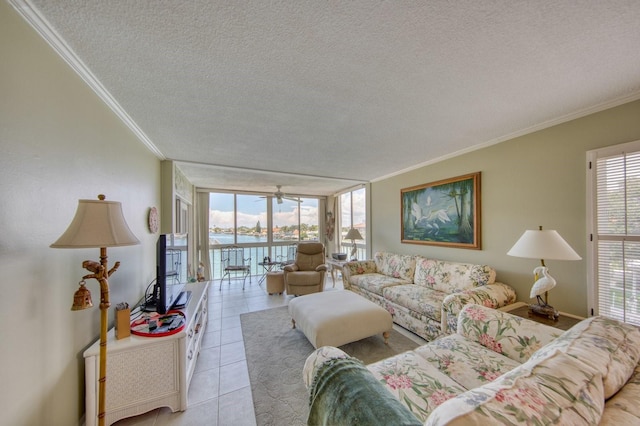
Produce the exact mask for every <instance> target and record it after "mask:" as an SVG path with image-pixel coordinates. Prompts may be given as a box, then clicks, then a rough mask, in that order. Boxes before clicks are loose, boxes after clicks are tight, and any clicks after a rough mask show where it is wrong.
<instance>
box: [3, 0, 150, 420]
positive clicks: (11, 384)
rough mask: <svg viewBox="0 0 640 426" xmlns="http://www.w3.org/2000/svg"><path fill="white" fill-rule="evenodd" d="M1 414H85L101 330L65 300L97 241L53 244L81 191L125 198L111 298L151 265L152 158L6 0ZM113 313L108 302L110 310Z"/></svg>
mask: <svg viewBox="0 0 640 426" xmlns="http://www.w3.org/2000/svg"><path fill="white" fill-rule="evenodd" d="M0 58H2V59H1V60H0V146H1V147H2V150H1V154H0V200H2V201H1V202H0V324H1V326H0V342H1V343H0V383H2V386H1V387H0V413H1V414H0V418H1V420H0V423H1V424H3V425H5V424H6V425H64V426H68V425H74V424H80V421H81V419H82V417H83V414H84V360H83V356H82V353H83V351H84V350H85V349H86V348H87V347H88V346H89V345H90V344H91V343H92V342H93V341H95V340H96V339H97V338H98V335H99V322H100V320H99V309H98V307H97V306H98V304H99V300H100V298H99V294H100V293H99V288H98V284H97V282H96V281H95V280H91V281H88V285H87V286H88V288H89V289H90V290H91V292H92V295H93V300H94V308H92V309H89V310H85V311H80V312H71V311H70V310H69V308H70V307H71V302H72V297H73V293H74V292H75V290H76V288H77V286H78V281H79V280H80V278H81V276H82V275H84V274H85V272H86V271H85V270H84V269H82V266H81V263H82V261H83V260H85V259H91V260H98V255H99V249H87V250H64V249H52V248H49V245H50V244H51V243H52V242H54V241H55V240H56V239H57V238H58V237H59V236H60V235H61V234H62V232H63V231H64V230H65V229H66V227H67V226H68V225H69V223H70V221H71V219H72V218H73V215H74V213H75V210H76V206H77V203H78V199H81V198H89V199H93V198H95V197H96V196H97V195H98V194H99V193H104V194H105V195H106V196H107V199H110V200H117V201H121V202H122V206H123V211H124V216H125V218H126V220H127V222H128V224H129V226H130V228H131V230H132V231H133V233H134V234H135V235H136V236H137V237H138V239H139V240H140V241H141V245H138V246H132V247H123V248H111V249H109V250H108V254H109V260H110V262H109V264H110V265H113V263H114V262H115V261H116V260H120V261H121V263H122V264H121V266H120V269H119V270H118V271H117V272H116V273H115V274H114V275H113V276H112V278H111V279H110V280H109V282H110V287H111V303H112V305H114V304H115V303H118V302H122V301H126V302H129V303H135V302H136V301H137V300H138V299H139V298H140V297H141V296H142V294H143V291H144V289H145V288H146V285H147V284H148V283H149V282H150V281H151V279H152V278H153V277H154V275H155V242H156V238H157V236H156V235H152V234H150V233H149V232H148V230H147V227H146V218H147V211H148V209H149V207H151V206H159V205H160V162H159V160H158V159H157V158H156V157H155V156H154V155H152V154H151V152H150V151H148V150H147V149H146V148H145V147H144V145H143V144H142V143H140V142H139V141H138V140H137V139H136V138H135V137H134V135H133V134H132V133H131V132H130V131H129V130H128V129H127V128H126V127H125V126H124V125H123V124H122V123H121V122H120V121H119V120H118V119H117V117H116V116H115V115H114V114H113V113H112V112H111V111H110V110H109V109H108V108H107V107H106V106H105V105H104V104H103V103H102V102H101V101H100V100H99V99H98V98H97V96H96V95H95V94H94V93H93V92H92V91H91V90H90V89H89V88H88V87H87V86H86V85H85V84H84V83H83V81H82V80H81V79H80V78H79V77H78V76H77V75H76V74H75V73H74V72H73V71H71V69H70V68H69V67H68V66H67V65H66V64H65V63H64V62H63V61H62V60H61V59H60V58H59V57H58V56H57V55H56V54H55V53H54V52H53V50H52V49H51V48H50V47H49V46H48V45H47V44H46V43H45V42H44V41H43V40H42V39H41V38H40V37H39V36H38V35H37V34H36V32H35V31H34V30H33V29H31V28H30V27H29V26H28V25H27V24H26V23H25V22H24V21H23V20H22V19H21V18H20V17H19V16H18V15H17V14H16V12H15V11H14V10H13V9H12V8H11V7H10V6H8V5H7V4H6V3H5V2H0ZM109 318H110V321H112V320H113V311H112V310H111V311H110V314H109Z"/></svg>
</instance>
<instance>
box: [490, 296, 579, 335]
mask: <svg viewBox="0 0 640 426" xmlns="http://www.w3.org/2000/svg"><path fill="white" fill-rule="evenodd" d="M500 310H501V311H505V312H508V313H510V314H511V315H515V316H517V317H520V318H526V319H529V320H531V321H535V322H537V323H540V324H544V325H548V326H551V327H555V328H558V329H560V330H568V329H570V328H571V327H573V326H574V325H576V324H577V323H579V322H580V321H582V320H583V319H584V318H582V317H579V316H576V315H571V314H567V313H565V312H560V316H559V317H558V319H556V320H553V319H550V318H548V317H543V316H541V315H536V314H533V313H531V312H529V304H527V303H524V302H516V303H514V304H512V305H508V306H505V307H504V308H501V309H500Z"/></svg>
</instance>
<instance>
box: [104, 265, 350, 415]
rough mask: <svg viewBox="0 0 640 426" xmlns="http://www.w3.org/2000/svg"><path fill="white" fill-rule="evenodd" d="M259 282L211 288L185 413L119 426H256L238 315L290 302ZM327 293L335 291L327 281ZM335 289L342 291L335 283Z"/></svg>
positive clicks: (161, 411)
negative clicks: (207, 315) (271, 293)
mask: <svg viewBox="0 0 640 426" xmlns="http://www.w3.org/2000/svg"><path fill="white" fill-rule="evenodd" d="M259 278H260V277H258V276H254V277H252V280H251V284H249V283H248V282H247V283H246V285H245V289H244V291H243V290H242V283H241V281H234V280H233V279H232V280H231V285H229V284H228V282H227V281H225V282H224V283H223V284H222V290H218V288H219V281H215V282H213V283H211V286H210V287H209V299H208V300H209V301H208V304H209V313H208V314H209V319H208V322H207V328H206V329H205V335H204V336H203V338H202V339H203V340H202V348H201V349H200V355H199V356H198V361H197V363H196V369H195V371H194V373H193V378H192V379H191V385H190V387H189V407H188V409H187V410H186V411H183V412H177V413H172V412H171V410H170V409H169V408H166V407H165V408H159V409H156V410H153V411H150V412H148V413H146V414H143V415H140V416H137V417H131V418H128V419H122V420H120V421H118V422H116V423H115V425H118V426H131V425H136V426H160V425H171V426H177V425H180V426H183V425H189V426H199V425H208V426H216V425H220V426H226V425H233V426H244V425H246V426H252V425H255V424H256V420H255V413H254V411H253V400H252V397H251V387H250V384H249V372H248V369H247V362H246V359H245V353H244V344H243V341H242V329H241V328H240V315H241V314H243V313H246V312H254V311H260V310H263V309H270V308H276V307H278V306H285V305H286V304H287V303H288V301H289V300H290V299H292V298H293V296H287V295H286V294H282V295H268V294H267V292H266V284H265V283H262V284H261V285H258V280H259ZM325 288H326V289H327V290H329V289H333V288H334V287H333V283H332V281H331V278H330V276H328V277H327V281H326V286H325ZM335 288H336V289H342V281H341V280H340V279H339V278H338V279H336V284H335Z"/></svg>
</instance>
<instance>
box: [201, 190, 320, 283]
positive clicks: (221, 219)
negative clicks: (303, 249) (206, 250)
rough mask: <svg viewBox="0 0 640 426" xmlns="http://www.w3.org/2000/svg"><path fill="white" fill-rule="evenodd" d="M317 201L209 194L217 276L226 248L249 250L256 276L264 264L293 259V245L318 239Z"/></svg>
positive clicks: (212, 246) (219, 193) (261, 270)
mask: <svg viewBox="0 0 640 426" xmlns="http://www.w3.org/2000/svg"><path fill="white" fill-rule="evenodd" d="M318 206H319V200H318V199H317V198H309V197H301V198H299V199H293V200H292V199H285V198H282V199H277V198H275V197H273V196H270V195H260V194H244V193H242V194H234V193H224V192H210V193H209V244H210V253H211V255H210V259H211V265H212V269H213V277H214V278H219V273H220V257H219V256H220V251H219V249H220V248H221V247H223V246H226V245H238V246H242V247H244V248H245V253H246V255H245V256H247V257H250V258H251V260H250V264H251V270H252V274H260V273H262V272H264V270H263V267H262V266H261V265H260V262H263V261H264V260H265V258H269V259H271V260H274V261H276V260H278V261H279V260H282V261H285V260H290V259H288V257H289V256H290V253H291V249H290V247H291V246H292V245H293V244H297V243H298V242H300V241H315V240H318V233H319V224H320V215H319V212H318Z"/></svg>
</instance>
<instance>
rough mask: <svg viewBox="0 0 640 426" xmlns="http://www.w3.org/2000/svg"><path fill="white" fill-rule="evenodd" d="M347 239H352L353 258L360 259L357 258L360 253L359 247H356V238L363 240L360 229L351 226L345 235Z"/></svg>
mask: <svg viewBox="0 0 640 426" xmlns="http://www.w3.org/2000/svg"><path fill="white" fill-rule="evenodd" d="M344 239H345V240H351V244H352V246H351V260H358V259H357V253H358V247H356V240H362V239H363V238H362V235H360V231H358V230H357V229H356V228H351V229H349V232H347V235H345V237H344Z"/></svg>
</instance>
